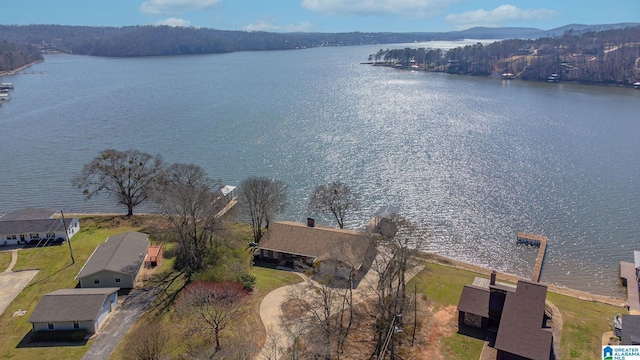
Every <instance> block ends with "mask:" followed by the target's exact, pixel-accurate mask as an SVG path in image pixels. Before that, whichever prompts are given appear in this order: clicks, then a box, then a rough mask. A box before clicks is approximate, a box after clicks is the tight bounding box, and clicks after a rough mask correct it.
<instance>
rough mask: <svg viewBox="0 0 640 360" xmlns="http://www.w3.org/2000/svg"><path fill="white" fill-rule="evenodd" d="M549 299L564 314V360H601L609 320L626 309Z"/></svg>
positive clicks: (561, 297) (555, 297)
mask: <svg viewBox="0 0 640 360" xmlns="http://www.w3.org/2000/svg"><path fill="white" fill-rule="evenodd" d="M547 299H548V300H549V301H551V302H552V303H554V304H555V305H556V306H557V307H558V309H560V312H561V313H562V320H563V322H564V325H563V327H562V358H563V359H601V358H602V357H601V354H602V334H603V333H604V332H606V331H610V330H611V326H610V325H609V320H611V319H612V318H613V316H614V315H615V314H616V313H620V314H626V313H627V311H626V309H624V308H619V307H616V306H611V305H605V304H601V303H597V302H593V301H583V300H578V299H576V298H572V297H570V296H564V295H559V294H555V293H551V292H549V293H548V294H547Z"/></svg>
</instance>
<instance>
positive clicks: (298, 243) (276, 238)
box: [257, 219, 374, 278]
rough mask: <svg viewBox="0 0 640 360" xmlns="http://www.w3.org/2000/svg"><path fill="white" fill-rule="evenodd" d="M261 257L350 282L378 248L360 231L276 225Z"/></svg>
mask: <svg viewBox="0 0 640 360" xmlns="http://www.w3.org/2000/svg"><path fill="white" fill-rule="evenodd" d="M258 250H259V251H258V253H257V257H258V258H260V259H263V260H270V261H272V262H276V263H277V264H279V265H280V266H285V267H289V268H296V267H297V268H304V267H315V268H317V269H318V270H319V271H321V272H325V273H327V272H330V273H331V274H334V275H337V276H339V277H342V278H348V277H349V276H350V274H353V272H354V271H355V272H358V271H359V270H360V269H361V268H362V266H363V264H364V262H365V259H366V258H367V257H368V255H370V254H371V252H372V251H374V247H373V246H372V245H371V242H370V241H369V239H368V238H367V236H366V235H365V234H364V233H362V232H359V231H353V230H345V229H334V228H326V227H317V226H315V223H314V222H313V219H309V221H308V222H307V224H301V223H296V222H288V221H283V222H276V223H272V224H270V225H269V229H268V230H267V232H266V233H265V235H264V237H263V238H262V240H260V244H258Z"/></svg>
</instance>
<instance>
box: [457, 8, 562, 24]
mask: <svg viewBox="0 0 640 360" xmlns="http://www.w3.org/2000/svg"><path fill="white" fill-rule="evenodd" d="M559 15H561V14H560V13H559V12H557V11H555V10H549V9H528V10H526V9H520V8H517V7H515V6H513V5H500V6H498V7H497V8H495V9H493V10H490V11H487V10H484V9H479V10H474V11H467V12H465V13H462V14H451V15H447V17H446V18H445V21H446V22H448V23H450V24H453V25H454V26H455V27H456V28H458V29H468V28H471V27H475V26H502V25H504V24H505V23H508V22H513V21H528V20H535V21H541V20H548V19H551V18H553V17H556V16H559Z"/></svg>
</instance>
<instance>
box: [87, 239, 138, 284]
mask: <svg viewBox="0 0 640 360" xmlns="http://www.w3.org/2000/svg"><path fill="white" fill-rule="evenodd" d="M148 238H149V235H147V234H143V233H140V232H135V231H128V232H124V233H121V234H118V235H114V236H110V237H109V238H107V240H106V241H105V242H103V243H102V244H100V245H98V247H97V248H96V249H95V250H94V252H93V254H91V257H89V260H87V262H86V263H85V264H84V266H83V267H82V269H80V272H79V273H78V275H77V276H76V279H80V278H83V277H86V276H91V275H93V274H96V273H98V272H100V271H103V270H109V271H113V272H117V273H121V274H128V275H135V274H136V273H137V272H138V270H139V269H140V266H141V265H142V262H143V261H144V257H145V255H146V253H147V247H148V246H149V241H148Z"/></svg>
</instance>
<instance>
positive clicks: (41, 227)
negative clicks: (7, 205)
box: [0, 208, 80, 245]
mask: <svg viewBox="0 0 640 360" xmlns="http://www.w3.org/2000/svg"><path fill="white" fill-rule="evenodd" d="M55 213H56V212H55V211H52V210H46V209H36V208H27V209H23V210H18V211H14V212H10V213H6V214H2V215H0V245H20V244H26V243H28V242H31V243H37V244H42V245H45V244H49V243H51V242H63V241H65V240H67V236H68V238H69V239H70V238H72V237H73V235H75V234H76V233H77V232H78V231H80V220H79V219H76V218H72V219H65V220H64V221H62V219H61V218H54V215H55ZM65 226H66V231H65ZM67 234H68V235H67Z"/></svg>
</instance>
